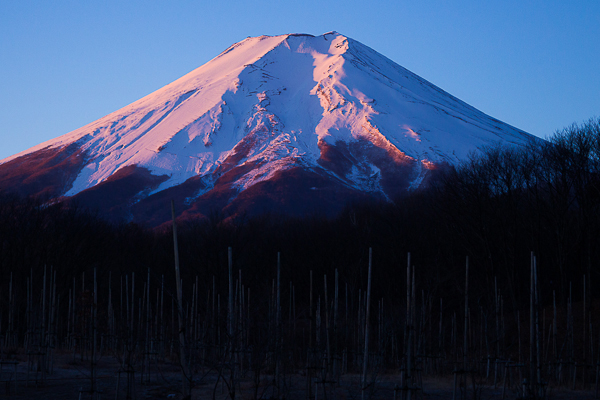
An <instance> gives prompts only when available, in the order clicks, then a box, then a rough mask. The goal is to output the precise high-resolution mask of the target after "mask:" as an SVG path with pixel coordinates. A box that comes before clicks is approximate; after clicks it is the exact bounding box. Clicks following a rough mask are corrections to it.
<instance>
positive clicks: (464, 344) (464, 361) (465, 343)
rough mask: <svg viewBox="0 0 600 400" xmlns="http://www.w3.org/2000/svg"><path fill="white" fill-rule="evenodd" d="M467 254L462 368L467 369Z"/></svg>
mask: <svg viewBox="0 0 600 400" xmlns="http://www.w3.org/2000/svg"><path fill="white" fill-rule="evenodd" d="M468 322H469V256H467V265H466V272H465V332H464V337H463V369H464V370H465V371H466V370H467V351H468V345H469V342H468V336H469V335H468V334H469V331H468V329H469V326H468Z"/></svg>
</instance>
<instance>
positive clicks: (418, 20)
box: [0, 0, 600, 159]
mask: <svg viewBox="0 0 600 400" xmlns="http://www.w3.org/2000/svg"><path fill="white" fill-rule="evenodd" d="M332 30H335V31H338V32H340V33H342V34H344V35H346V36H349V37H351V38H353V39H355V40H358V41H360V42H362V43H363V44H365V45H367V46H370V47H371V48H373V49H374V50H376V51H378V52H380V53H382V54H384V55H385V56H387V57H389V58H390V59H392V60H394V61H395V62H397V63H398V64H400V65H402V66H404V67H405V68H408V69H409V70H411V71H412V72H414V73H416V74H417V75H420V76H421V77H423V78H425V79H427V80H429V81H430V82H432V83H434V84H435V85H437V86H439V87H441V88H442V89H444V90H446V91H447V92H449V93H451V94H453V95H454V96H456V97H458V98H460V99H461V100H463V101H465V102H467V103H469V104H471V105H472V106H474V107H476V108H478V109H480V110H481V111H483V112H485V113H487V114H489V115H491V116H493V117H495V118H498V119H500V120H503V121H504V122H507V123H509V124H511V125H514V126H516V127H518V128H520V129H523V130H525V131H527V132H530V133H532V134H535V135H538V136H541V137H545V136H548V135H551V134H552V133H553V132H555V131H556V130H558V129H561V128H563V127H565V126H567V125H570V124H571V123H573V122H582V121H585V120H587V119H589V118H591V117H594V116H600V1H597V0H589V1H577V0H574V1H569V2H567V1H553V0H546V1H524V0H521V1H509V0H505V1H456V0H455V1H427V0H425V1H423V0H422V1H403V0H396V1H377V0H370V1H366V0H363V1H354V0H345V1H326V0H321V1H313V0H304V1H302V2H300V1H293V2H292V1H275V0H263V1H251V2H250V1H234V0H231V1H214V2H212V3H209V2H207V1H176V0H174V1H166V0H162V1H154V0H146V1H124V0H120V1H111V0H108V1H95V0H90V1H63V0H56V1H44V0H41V1H40V0H38V1H29V0H18V1H8V0H3V1H1V2H0V77H1V78H0V143H1V146H0V159H2V158H5V157H7V156H9V155H11V154H14V153H17V152H19V151H22V150H25V149H27V148H29V147H31V146H34V145H36V144H38V143H41V142H43V141H45V140H48V139H52V138H54V137H57V136H60V135H62V134H65V133H67V132H70V131H72V130H74V129H76V128H79V127H81V126H83V125H86V124H88V123H90V122H93V121H94V120H96V119H98V118H100V117H103V116H104V115H106V114H108V113H110V112H112V111H115V110H117V109H119V108H121V107H123V106H125V105H127V104H129V103H131V102H133V101H135V100H137V99H139V98H141V97H143V96H145V95H147V94H149V93H151V92H153V91H154V90H156V89H159V88H161V87H162V86H164V85H166V84H168V83H170V82H172V81H173V80H175V79H177V78H179V77H180V76H182V75H184V74H186V73H188V72H190V71H191V70H193V69H195V68H197V67H199V66H200V65H202V64H204V63H205V62H207V61H209V60H210V59H212V58H213V57H215V56H217V55H218V54H219V53H220V52H221V51H223V50H224V49H226V48H227V47H228V46H229V45H231V44H233V43H235V42H238V41H240V40H242V39H244V38H246V37H247V36H259V35H279V34H284V33H292V32H297V33H311V34H314V35H320V34H322V33H325V32H328V31H332Z"/></svg>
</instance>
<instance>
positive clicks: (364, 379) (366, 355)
mask: <svg viewBox="0 0 600 400" xmlns="http://www.w3.org/2000/svg"><path fill="white" fill-rule="evenodd" d="M372 264H373V249H372V248H371V247H369V275H368V280H367V310H366V317H365V353H364V357H363V374H362V395H361V398H362V399H364V397H365V390H366V389H367V363H368V361H369V311H370V308H371V267H372Z"/></svg>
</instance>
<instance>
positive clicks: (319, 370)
mask: <svg viewBox="0 0 600 400" xmlns="http://www.w3.org/2000/svg"><path fill="white" fill-rule="evenodd" d="M174 243H175V269H174V275H175V276H176V280H175V282H178V284H176V285H175V286H176V287H175V288H170V287H167V286H168V285H166V284H165V279H164V276H160V277H159V276H155V275H153V274H152V272H151V271H150V270H148V271H147V274H145V276H142V277H140V276H136V275H135V273H131V274H124V275H120V276H117V275H116V274H115V275H113V274H112V273H109V275H108V279H107V280H106V281H105V282H99V280H98V278H97V274H96V270H95V269H94V270H93V274H92V276H91V277H90V276H86V275H85V274H82V275H81V276H73V277H72V281H71V282H68V283H66V284H65V283H64V282H57V279H56V271H54V270H53V269H52V268H45V269H44V274H43V276H41V277H38V276H34V275H33V273H31V276H30V277H29V278H28V279H27V281H26V282H13V280H12V276H11V278H10V280H9V282H7V284H6V285H4V286H3V290H6V289H7V292H8V296H7V298H8V302H6V303H5V304H3V305H2V308H1V312H2V315H1V316H0V321H1V322H2V325H1V326H0V335H1V336H0V365H1V367H2V375H1V376H0V382H1V386H0V391H1V392H2V394H3V395H6V396H10V397H12V398H17V399H18V398H37V399H44V398H47V399H57V398H73V399H74V398H91V399H100V398H115V399H119V398H121V399H134V398H137V399H141V398H185V397H188V396H190V397H191V398H198V399H200V398H214V399H225V398H230V399H235V398H241V399H320V398H321V399H327V398H330V399H346V398H348V399H350V398H361V399H363V400H364V399H391V398H394V399H420V398H422V399H436V398H437V399H459V398H465V399H466V398H469V399H471V398H473V399H479V398H481V399H516V398H523V399H524V398H527V399H543V398H556V399H561V398H565V399H566V398H574V399H577V398H582V399H583V398H596V397H597V393H598V383H599V372H600V369H599V364H598V362H597V361H596V360H598V353H599V352H598V350H599V349H598V343H599V340H600V335H599V334H598V333H599V332H598V322H600V321H598V316H597V315H596V313H595V312H592V310H594V309H595V308H597V307H592V304H587V303H586V302H585V301H584V302H581V303H575V304H574V303H573V302H572V300H571V298H570V297H569V300H568V302H567V305H566V307H558V306H557V305H556V302H554V303H553V305H552V306H550V307H542V306H541V305H540V303H539V288H538V285H537V281H538V272H537V259H536V257H535V256H534V255H533V254H532V255H531V260H530V261H531V262H530V263H531V273H530V278H531V281H530V285H529V286H530V293H529V297H530V304H529V308H528V309H524V310H517V312H516V313H507V312H505V310H504V294H503V290H502V288H499V287H498V286H497V284H494V286H493V287H490V288H489V290H490V291H493V293H494V295H493V299H494V302H493V303H492V304H482V303H481V302H480V300H478V299H473V298H470V297H469V293H470V289H469V284H471V285H473V283H472V282H471V283H470V282H469V260H468V258H467V259H466V263H465V270H464V272H465V275H464V281H463V282H461V285H463V290H462V293H463V294H464V297H463V298H461V299H460V300H457V299H453V300H452V301H451V303H452V304H453V305H452V306H445V305H444V298H442V297H433V296H432V295H431V294H430V292H429V289H428V288H427V287H417V284H416V283H415V282H416V278H415V275H416V274H417V273H418V272H416V271H417V270H416V269H415V266H414V265H413V264H412V262H411V258H410V254H408V257H407V261H406V268H405V270H404V271H405V274H406V275H405V277H402V279H399V281H400V282H399V283H402V284H403V285H405V286H404V288H403V290H402V292H403V297H402V298H401V299H397V298H394V299H386V298H383V297H381V298H372V297H373V296H372V292H371V276H372V273H373V271H374V270H375V271H376V266H374V265H373V262H372V251H371V250H369V258H368V263H367V265H365V267H366V269H367V276H368V280H367V282H366V283H367V284H366V287H359V288H349V285H348V283H347V282H341V281H340V278H339V275H338V272H337V270H336V271H335V274H334V276H329V277H328V276H327V275H324V276H318V277H317V276H313V272H312V271H310V270H309V271H307V274H309V279H308V282H309V285H308V287H298V288H297V287H296V286H295V285H294V282H291V281H290V282H286V283H285V284H284V283H283V282H281V273H280V271H281V262H280V257H279V255H278V258H277V270H276V271H277V273H276V276H274V277H273V278H272V279H271V280H270V282H268V283H267V284H266V285H264V286H263V287H262V290H258V291H256V290H252V289H253V288H251V287H247V286H246V284H245V281H244V279H243V276H242V271H241V270H237V271H234V269H233V253H232V250H231V248H230V249H229V250H228V263H227V271H228V273H227V276H228V280H227V288H226V290H224V291H222V292H221V291H220V290H219V288H218V286H217V284H216V282H215V279H214V278H213V281H212V284H211V282H208V284H207V283H206V282H203V283H202V284H201V282H199V280H198V278H197V277H196V279H195V281H189V282H185V281H182V279H181V278H180V276H179V261H178V251H177V231H176V229H175V230H174ZM375 273H376V272H375ZM494 282H496V281H495V280H494ZM60 285H62V286H65V285H66V286H67V287H68V288H69V289H68V293H67V295H66V296H60V295H58V294H57V287H58V286H60ZM585 286H586V279H585V277H583V278H582V290H583V292H584V296H583V298H584V299H585V298H586V296H585V291H586V288H585ZM99 287H101V288H102V290H101V291H100V290H99V289H98V288H99ZM202 287H208V288H209V289H208V290H206V291H202V290H201V288H202ZM265 288H267V289H266V290H265ZM351 289H352V290H351ZM300 291H301V292H302V293H304V296H302V298H303V299H306V300H308V301H303V302H300V301H298V302H297V298H299V296H298V294H299V293H300ZM515 314H516V315H515Z"/></svg>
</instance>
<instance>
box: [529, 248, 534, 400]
mask: <svg viewBox="0 0 600 400" xmlns="http://www.w3.org/2000/svg"><path fill="white" fill-rule="evenodd" d="M533 257H534V256H533V251H532V252H531V265H530V266H531V272H530V285H529V385H530V388H531V390H533V388H534V383H533V381H534V379H535V363H534V359H535V356H534V354H535V353H534V346H535V344H534V343H535V330H534V329H535V328H534V308H533V303H534V291H535V289H534V277H533V276H534V275H533V274H534V266H533Z"/></svg>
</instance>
